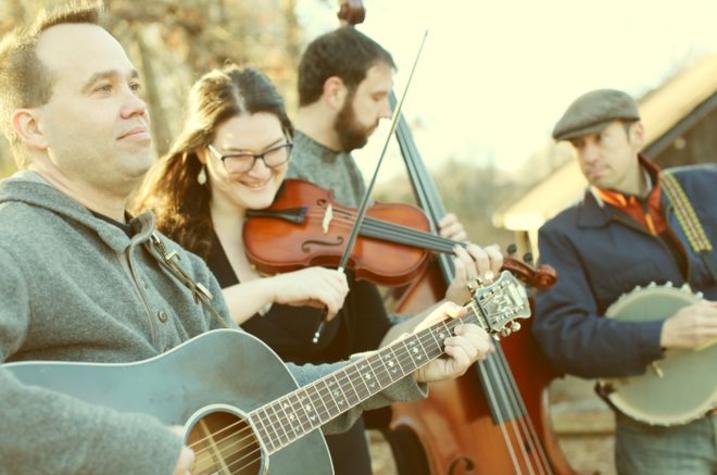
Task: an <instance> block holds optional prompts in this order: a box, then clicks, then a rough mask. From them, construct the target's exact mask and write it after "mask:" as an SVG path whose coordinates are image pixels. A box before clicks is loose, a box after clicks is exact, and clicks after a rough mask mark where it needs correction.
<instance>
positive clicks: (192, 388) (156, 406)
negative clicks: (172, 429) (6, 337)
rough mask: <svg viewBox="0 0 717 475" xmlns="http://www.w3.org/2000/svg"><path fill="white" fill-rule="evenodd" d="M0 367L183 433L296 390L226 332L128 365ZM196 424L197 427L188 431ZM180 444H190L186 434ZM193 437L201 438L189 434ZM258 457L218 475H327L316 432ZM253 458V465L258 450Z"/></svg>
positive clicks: (250, 346) (266, 359)
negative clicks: (211, 416) (210, 414)
mask: <svg viewBox="0 0 717 475" xmlns="http://www.w3.org/2000/svg"><path fill="white" fill-rule="evenodd" d="M3 367H4V368H6V369H8V370H10V371H11V372H12V373H13V374H14V375H15V376H16V377H17V378H18V379H20V380H21V381H23V382H24V383H25V384H28V385H35V386H41V387H44V388H47V389H50V390H53V391H57V392H60V393H64V394H66V395H69V396H73V397H76V398H78V399H81V400H83V401H86V402H89V403H92V404H97V405H101V406H106V407H110V408H113V409H116V410H118V411H123V412H139V413H145V414H149V415H152V416H155V417H157V418H158V419H159V420H161V421H162V422H163V423H165V424H167V425H168V426H172V425H180V426H187V429H191V426H194V425H195V423H197V422H198V419H199V418H200V417H201V416H200V414H202V411H206V410H208V409H212V408H214V409H216V408H225V409H226V410H227V411H228V412H230V413H234V415H230V416H229V419H233V420H234V421H236V420H237V419H243V417H242V415H243V414H246V413H248V412H250V411H252V410H253V409H255V408H257V407H259V406H262V405H264V404H266V403H268V402H270V401H272V400H275V399H278V398H279V397H281V396H283V395H285V394H287V393H289V392H291V391H293V390H295V389H296V388H297V387H298V386H297V383H296V381H295V380H294V378H293V376H292V375H291V373H290V372H289V370H288V368H287V367H286V366H285V365H284V363H282V362H281V360H280V359H279V357H278V356H277V355H276V354H275V353H274V352H273V351H272V350H271V349H269V347H267V346H266V345H265V344H264V343H262V342H261V341H260V340H258V339H257V338H255V337H253V336H251V335H249V334H246V333H243V332H241V331H238V330H229V329H225V330H214V331H211V332H207V333H204V334H202V335H199V336H197V337H195V338H193V339H191V340H189V341H187V342H185V343H183V344H181V345H179V346H177V347H176V348H174V349H172V350H170V351H169V352H167V353H163V354H162V355H160V356H157V357H155V358H151V359H148V360H144V361H140V362H136V363H128V364H101V363H66V362H18V363H9V364H5V365H3ZM208 423H209V424H212V423H219V424H221V423H222V422H221V420H217V421H215V422H212V421H208ZM230 423H232V422H230ZM204 424H205V422H203V421H202V423H201V424H196V427H197V428H199V426H200V425H204ZM247 430H248V429H247ZM190 432H191V430H190ZM188 438H189V442H190V443H191V442H192V435H191V434H189V435H188ZM195 438H203V436H202V434H201V433H197V434H196V435H195ZM255 447H256V446H255ZM261 452H262V458H261V462H259V461H257V463H256V464H254V465H253V466H251V467H248V468H247V469H246V470H244V471H235V470H233V469H232V467H229V469H228V470H226V471H219V472H218V473H222V474H224V473H241V474H244V473H247V474H250V473H267V470H268V471H270V472H271V474H272V475H283V474H285V475H293V474H297V473H307V474H308V473H311V474H326V475H330V474H333V468H332V465H331V458H330V456H329V452H328V449H327V447H326V442H325V441H324V437H323V435H322V434H321V432H320V431H319V430H314V431H312V432H310V433H309V434H308V435H306V436H305V437H303V438H301V439H299V440H297V441H296V442H294V443H292V444H291V445H289V446H288V447H285V448H283V449H281V450H279V451H278V452H276V453H274V454H272V455H271V457H266V456H265V454H264V451H263V450H262V451H261ZM256 453H257V457H256V458H257V459H258V454H259V451H258V450H256ZM195 473H203V472H202V471H199V472H195ZM208 473H212V472H208Z"/></svg>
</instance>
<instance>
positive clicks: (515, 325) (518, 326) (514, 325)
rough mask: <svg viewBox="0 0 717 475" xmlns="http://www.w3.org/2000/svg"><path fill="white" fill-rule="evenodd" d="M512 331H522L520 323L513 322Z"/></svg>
mask: <svg viewBox="0 0 717 475" xmlns="http://www.w3.org/2000/svg"><path fill="white" fill-rule="evenodd" d="M510 330H511V331H512V332H517V331H518V330H520V323H518V322H512V323H511V324H510Z"/></svg>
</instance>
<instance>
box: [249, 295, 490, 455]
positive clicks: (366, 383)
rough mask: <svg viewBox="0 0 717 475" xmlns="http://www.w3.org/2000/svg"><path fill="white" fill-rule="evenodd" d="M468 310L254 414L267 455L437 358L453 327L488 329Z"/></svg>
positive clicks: (475, 308) (475, 307)
mask: <svg viewBox="0 0 717 475" xmlns="http://www.w3.org/2000/svg"><path fill="white" fill-rule="evenodd" d="M467 309H468V311H467V314H466V315H465V316H464V317H463V318H460V319H449V320H444V321H442V322H439V323H437V324H435V325H433V326H431V327H429V328H426V329H424V330H421V331H420V332H417V333H415V334H413V335H411V336H410V337H407V338H405V339H403V340H400V341H397V342H395V343H393V344H391V345H390V346H387V347H385V348H382V349H381V350H379V351H376V352H375V353H373V354H372V355H370V356H368V357H366V358H364V359H362V360H360V361H356V362H353V363H350V364H348V365H346V366H345V367H344V368H342V369H341V370H339V371H336V372H334V373H332V374H329V375H327V376H325V377H323V378H321V379H318V380H316V381H314V382H313V383H311V384H308V385H306V386H304V387H302V388H300V389H297V390H296V391H293V392H291V393H289V394H287V395H285V396H283V397H281V398H279V399H277V400H276V401H273V402H271V403H268V404H265V405H264V406H262V407H260V408H258V409H256V410H255V411H253V412H252V413H251V414H249V418H250V419H251V421H252V423H253V425H254V427H255V428H256V430H257V435H258V436H259V438H260V439H261V440H262V441H263V443H264V446H265V448H266V450H267V451H268V453H269V454H271V453H274V452H276V451H278V450H280V449H282V448H283V447H286V446H287V445H289V444H291V443H292V442H293V441H295V440H297V439H299V438H301V437H303V436H304V435H306V434H308V433H309V432H311V431H312V430H314V429H316V428H317V427H320V426H322V425H323V424H325V423H326V422H328V421H330V420H332V419H334V418H335V417H337V416H339V415H340V414H342V413H344V412H346V411H348V410H349V409H351V408H353V407H355V406H357V405H359V404H360V403H361V402H363V401H365V400H367V399H369V398H370V397H371V396H374V395H375V394H377V393H379V392H381V391H382V390H384V389H385V388H387V387H388V386H390V385H392V384H394V383H395V382H397V381H399V380H400V379H402V378H404V377H406V376H408V375H410V374H412V373H413V372H414V371H416V370H417V369H418V368H420V367H422V366H424V365H426V364H428V363H429V362H431V361H432V360H434V359H436V358H438V357H439V356H441V355H442V354H443V341H444V340H445V339H446V338H447V337H449V336H451V335H453V328H454V327H455V326H456V325H460V324H462V323H477V324H478V325H480V326H481V327H483V328H487V325H486V324H485V320H484V319H485V316H484V315H483V311H482V310H481V309H480V306H479V305H474V304H471V305H469V306H468V307H467ZM477 313H478V314H480V315H477Z"/></svg>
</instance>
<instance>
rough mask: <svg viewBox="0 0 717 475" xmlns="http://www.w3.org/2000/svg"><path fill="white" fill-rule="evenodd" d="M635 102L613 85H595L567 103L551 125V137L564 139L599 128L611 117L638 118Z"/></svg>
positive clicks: (618, 118) (606, 124) (606, 123)
mask: <svg viewBox="0 0 717 475" xmlns="http://www.w3.org/2000/svg"><path fill="white" fill-rule="evenodd" d="M639 119H640V113H639V112H638V110H637V103H636V102H635V100H634V99H633V98H632V97H631V96H630V95H629V94H627V93H624V92H622V91H618V90H616V89H597V90H595V91H590V92H588V93H586V94H583V95H582V96H580V97H578V98H577V99H575V101H573V103H572V104H570V107H568V110H566V111H565V113H564V114H563V116H562V117H561V118H560V120H559V121H558V123H557V124H555V127H554V128H553V138H554V139H555V140H568V139H571V138H575V137H579V136H581V135H587V134H594V133H598V132H600V131H602V129H604V128H605V127H607V126H608V125H610V123H611V122H612V121H614V120H639Z"/></svg>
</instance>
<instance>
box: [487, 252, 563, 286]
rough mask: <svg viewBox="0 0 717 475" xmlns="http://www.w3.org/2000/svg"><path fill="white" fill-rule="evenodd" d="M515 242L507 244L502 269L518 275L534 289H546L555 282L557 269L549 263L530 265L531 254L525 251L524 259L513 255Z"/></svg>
mask: <svg viewBox="0 0 717 475" xmlns="http://www.w3.org/2000/svg"><path fill="white" fill-rule="evenodd" d="M515 251H516V247H515V244H511V245H510V246H508V255H507V256H505V258H504V259H503V267H502V268H501V269H502V270H507V271H509V272H511V273H512V274H514V275H515V276H516V277H518V278H519V279H520V280H521V281H522V282H523V283H524V284H525V285H527V286H528V287H534V288H536V289H547V288H550V287H552V286H553V284H555V281H556V280H557V278H558V273H557V271H556V270H555V269H554V268H553V267H551V266H549V265H545V264H543V265H541V266H539V267H538V268H535V266H533V265H532V261H533V259H532V255H529V253H526V256H525V257H524V260H523V261H521V260H519V259H517V258H515V257H513V254H515Z"/></svg>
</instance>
